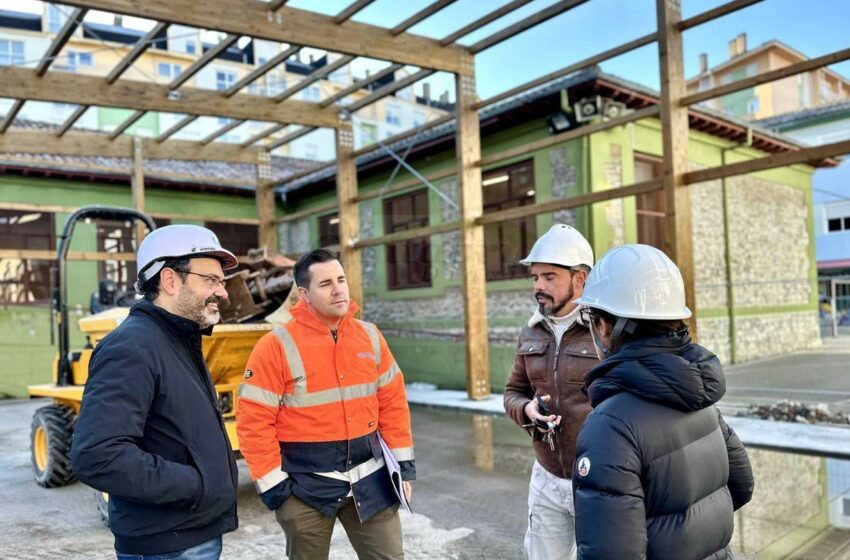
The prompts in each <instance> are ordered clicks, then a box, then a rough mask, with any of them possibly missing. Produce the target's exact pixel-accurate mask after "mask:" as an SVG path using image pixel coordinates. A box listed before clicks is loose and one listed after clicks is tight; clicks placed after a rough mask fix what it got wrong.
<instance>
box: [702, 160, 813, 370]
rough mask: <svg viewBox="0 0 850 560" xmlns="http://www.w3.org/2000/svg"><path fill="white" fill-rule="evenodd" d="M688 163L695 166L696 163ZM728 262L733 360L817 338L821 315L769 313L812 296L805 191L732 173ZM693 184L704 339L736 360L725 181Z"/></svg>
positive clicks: (805, 302)
mask: <svg viewBox="0 0 850 560" xmlns="http://www.w3.org/2000/svg"><path fill="white" fill-rule="evenodd" d="M690 168H691V169H698V168H699V167H698V166H696V165H691V166H690ZM726 185H727V208H728V214H729V216H728V219H729V248H728V250H729V262H730V264H731V276H732V297H733V301H734V307H735V309H736V323H735V327H736V338H737V340H736V356H735V357H736V360H737V361H738V362H743V361H747V360H752V359H755V358H759V357H764V356H769V355H774V354H780V353H787V352H791V351H795V350H799V349H802V348H808V347H811V346H813V345H815V344H817V342H818V340H819V331H818V322H817V313H816V310H815V309H814V307H812V310H811V311H792V312H770V308H778V307H790V306H797V307H801V306H807V305H809V304H810V303H811V302H812V295H813V292H812V290H813V289H814V288H813V285H812V283H811V280H810V278H809V275H810V267H811V261H810V258H811V257H810V255H811V252H810V245H811V243H812V242H813V240H812V238H811V235H810V224H809V222H808V206H807V197H808V196H809V194H808V192H807V191H805V190H802V189H799V188H794V187H790V186H787V185H782V184H779V183H775V182H771V181H766V180H764V179H759V178H755V177H751V176H739V177H733V178H729V179H727V183H726ZM690 188H691V208H692V221H693V235H694V242H693V255H694V268H695V273H694V274H695V283H696V303H697V310H698V311H699V310H705V311H709V310H710V311H711V313H710V314H709V315H708V318H704V319H700V322H699V326H700V341H701V342H702V343H703V344H705V345H706V346H707V347H708V348H710V349H711V350H712V351H714V352H715V353H717V354H718V356H720V358H721V360H722V361H723V362H724V363H729V359H730V358H731V344H730V341H729V323H728V318H727V317H713V316H712V315H716V314H717V312H718V311H722V310H724V309H728V307H729V297H728V283H727V264H726V246H725V239H724V222H723V191H722V184H721V181H719V180H717V181H710V182H706V183H700V184H696V185H693V186H691V187H690Z"/></svg>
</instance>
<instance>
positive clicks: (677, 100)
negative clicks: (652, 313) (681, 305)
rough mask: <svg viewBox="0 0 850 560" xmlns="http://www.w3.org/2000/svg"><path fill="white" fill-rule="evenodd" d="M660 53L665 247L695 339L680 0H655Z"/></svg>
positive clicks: (692, 254)
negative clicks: (678, 274)
mask: <svg viewBox="0 0 850 560" xmlns="http://www.w3.org/2000/svg"><path fill="white" fill-rule="evenodd" d="M655 9H656V17H657V21H658V55H659V70H660V73H659V75H660V78H661V79H660V82H661V95H660V96H659V102H660V107H661V143H662V147H663V150H662V151H663V154H664V157H663V160H662V168H663V172H664V173H663V177H662V179H663V185H664V213H665V218H664V225H665V228H666V229H665V238H664V247H663V249H664V252H665V253H667V256H669V257H670V258H671V259H672V260H673V261H674V262H675V263H676V264H677V265H678V267H679V270H680V271H681V273H682V280H683V281H684V284H685V303H686V305H687V306H688V308H689V309H690V310H691V311H692V312H693V313H694V315H693V316H692V317H691V318H690V320H689V324H690V332H691V336H692V337H693V338H694V339H695V340H698V335H699V333H698V330H697V306H696V282H695V280H694V277H695V271H694V269H695V265H694V251H693V228H692V225H691V220H692V209H691V191H690V189H689V188H687V186H686V184H685V182H684V180H683V177H684V174H685V172H686V171H687V170H688V140H689V136H690V131H689V128H688V107H687V105H685V104H683V103H682V97H683V96H684V95H685V63H684V55H683V47H682V32H681V31H679V29H678V24H679V22H680V21H681V19H682V8H681V3H680V0H656V4H655Z"/></svg>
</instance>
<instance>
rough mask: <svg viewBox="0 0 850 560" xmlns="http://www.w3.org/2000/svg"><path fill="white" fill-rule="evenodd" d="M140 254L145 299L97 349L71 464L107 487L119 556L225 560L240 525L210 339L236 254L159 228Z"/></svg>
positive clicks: (203, 238)
mask: <svg viewBox="0 0 850 560" xmlns="http://www.w3.org/2000/svg"><path fill="white" fill-rule="evenodd" d="M137 261H138V270H139V280H138V283H137V285H136V287H137V289H138V290H140V291H141V292H143V293H144V295H145V300H144V301H141V302H139V303H138V304H136V305H135V306H134V307H133V308H132V310H131V311H130V314H129V316H128V317H127V319H125V320H124V321H123V322H122V323H121V325H120V326H119V327H118V328H117V329H115V330H114V331H113V332H111V333H110V334H109V335H107V336H106V337H105V338H104V339H103V340H102V341H101V342H100V343H99V344H98V345H97V347H96V348H95V351H94V353H93V354H92V360H91V365H90V367H89V370H90V372H89V378H88V382H87V383H86V388H85V394H84V396H83V402H82V409H81V411H80V416H79V419H78V421H77V427H76V430H75V433H74V439H73V443H72V446H71V464H72V466H73V469H74V472H75V473H76V475H77V477H78V478H79V479H80V480H81V481H83V482H84V483H86V484H88V485H89V486H92V487H93V488H95V489H97V490H100V491H102V492H108V493H109V498H110V499H109V522H110V528H111V529H112V532H113V533H114V535H115V549H116V552H117V554H118V558H124V557H132V558H143V557H147V556H151V555H159V554H165V553H168V554H169V556H168V557H169V558H192V559H199V560H200V559H203V560H207V559H217V558H219V556H220V554H221V544H222V543H221V535H222V534H224V533H227V532H229V531H233V530H235V529H236V527H237V519H236V484H237V478H238V473H237V470H236V464H235V462H234V460H233V455H232V451H231V448H230V442H229V440H228V438H227V433H226V431H225V427H224V423H223V421H222V418H221V412H220V410H219V407H218V400H217V397H216V392H215V388H214V387H213V384H212V381H211V379H210V375H209V372H208V371H207V368H206V364H205V363H204V357H203V354H202V352H201V335H202V334H210V332H211V330H212V326H213V325H214V324H216V323H217V322H218V321H219V318H220V316H219V310H218V304H219V302H220V301H221V300H224V299H227V292H226V291H225V290H224V274H223V272H222V271H223V270H227V269H230V268H233V267H235V266H236V264H237V261H236V258H235V257H234V256H233V254H232V253H231V252H230V251H227V250H225V249H223V248H222V247H221V245H220V244H219V242H218V239H217V238H216V236H215V234H214V233H213V232H211V231H209V230H208V229H206V228H202V227H199V226H190V225H174V226H167V227H164V228H160V229H157V230H155V231H153V232H151V233H150V234H149V235H148V236H147V237H146V238H145V240H144V241H143V242H142V244H141V246H140V247H139V252H138V255H137Z"/></svg>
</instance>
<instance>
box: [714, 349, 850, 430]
mask: <svg viewBox="0 0 850 560" xmlns="http://www.w3.org/2000/svg"><path fill="white" fill-rule="evenodd" d="M725 371H726V396H725V397H724V398H723V401H721V402H722V404H724V405H726V406H730V407H743V408H746V406H747V405H749V404H751V403H759V404H761V403H773V402H778V401H781V400H783V399H789V400H794V401H801V402H806V403H826V404H828V405H829V408H830V410H831V411H832V412H844V413H847V414H850V375H848V373H850V337H841V338H838V339H835V338H826V339H824V345H823V347H822V348H817V349H814V350H808V351H803V352H797V353H794V354H788V355H785V356H777V357H775V358H769V359H766V360H760V361H755V362H750V363H746V364H741V365H735V366H731V367H728V368H726V370H725Z"/></svg>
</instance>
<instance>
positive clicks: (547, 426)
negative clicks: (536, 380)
mask: <svg viewBox="0 0 850 560" xmlns="http://www.w3.org/2000/svg"><path fill="white" fill-rule="evenodd" d="M534 398H535V399H537V408H538V410H539V411H540V414H541V415H543V416H550V415H551V413H550V412H549V407H548V406H546V402H545V401H544V400H543V397H542V396H541V395H535V397H534ZM523 427H524V428H532V427H533V428H539V429H540V430H541V431H543V441H545V442H546V443H548V444H549V449H551V450H552V451H555V432H556V431H557V430H559V429H560V428H561V426H559V425H558V424H555V423H554V422H544V421H543V420H536V421H535V422H534V423H532V424H526V425H524V426H523Z"/></svg>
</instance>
